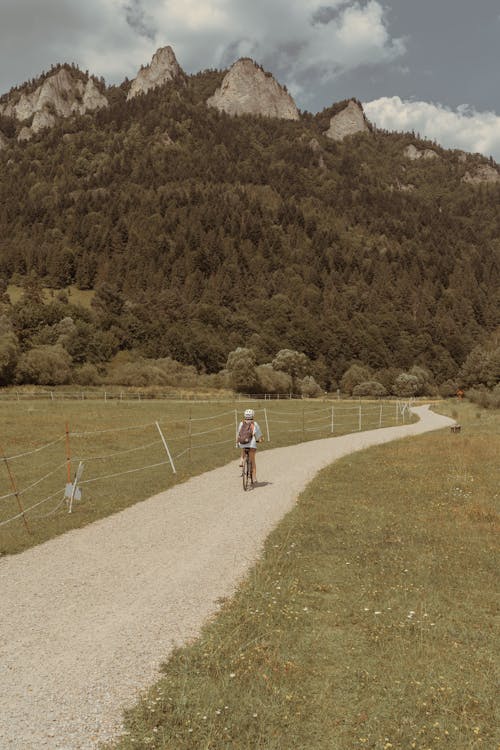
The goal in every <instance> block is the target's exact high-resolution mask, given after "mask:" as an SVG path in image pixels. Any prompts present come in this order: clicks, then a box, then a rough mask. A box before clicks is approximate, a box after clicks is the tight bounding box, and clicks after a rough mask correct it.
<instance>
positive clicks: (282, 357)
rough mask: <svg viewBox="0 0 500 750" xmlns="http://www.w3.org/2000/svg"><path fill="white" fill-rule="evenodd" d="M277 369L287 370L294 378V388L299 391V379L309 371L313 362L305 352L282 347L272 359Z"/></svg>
mask: <svg viewBox="0 0 500 750" xmlns="http://www.w3.org/2000/svg"><path fill="white" fill-rule="evenodd" d="M272 366H273V368H274V369H275V370H277V371H281V372H286V373H287V374H288V375H290V377H291V379H292V390H293V392H294V393H298V392H299V385H298V380H299V379H300V378H303V377H304V375H306V373H307V372H308V370H309V368H310V366H311V363H310V361H309V359H308V358H307V357H306V355H305V354H303V353H302V352H297V351H295V350H294V349H280V351H279V352H278V353H277V354H276V356H275V358H274V359H273V361H272Z"/></svg>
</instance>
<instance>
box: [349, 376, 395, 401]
mask: <svg viewBox="0 0 500 750" xmlns="http://www.w3.org/2000/svg"><path fill="white" fill-rule="evenodd" d="M352 395H353V396H373V397H374V398H380V397H381V396H387V391H386V389H385V388H384V386H383V385H382V383H378V382H377V381H376V380H367V381H366V382H365V383H359V384H358V385H355V386H354V388H353V389H352Z"/></svg>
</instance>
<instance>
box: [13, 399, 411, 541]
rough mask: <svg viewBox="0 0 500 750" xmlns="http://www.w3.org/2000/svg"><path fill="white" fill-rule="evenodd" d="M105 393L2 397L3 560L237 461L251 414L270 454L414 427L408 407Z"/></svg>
mask: <svg viewBox="0 0 500 750" xmlns="http://www.w3.org/2000/svg"><path fill="white" fill-rule="evenodd" d="M103 394H104V392H103V391H97V390H95V391H93V392H87V394H86V397H84V396H85V394H84V393H83V392H82V394H81V397H80V398H78V399H77V398H75V396H76V395H78V394H76V393H72V394H70V393H69V392H68V390H67V389H64V388H63V389H54V391H46V392H43V391H41V390H38V391H35V392H33V393H28V392H27V391H26V390H20V391H17V392H16V391H9V392H7V391H5V392H3V393H2V394H0V423H1V425H2V433H1V437H0V464H2V465H1V466H0V554H12V553H16V552H20V551H22V550H24V549H27V548H28V547H31V546H34V545H36V544H39V543H41V542H43V541H46V540H47V539H50V538H52V537H54V536H56V535H58V534H61V533H63V532H65V531H68V530H70V529H74V528H79V527H81V526H84V525H85V524H88V523H91V522H93V521H95V520H97V519H99V518H102V517H104V516H107V515H110V514H111V513H115V512H117V511H119V510H122V509H123V508H126V507H127V506H129V505H131V504H133V503H135V502H138V501H140V500H143V499H145V498H147V497H150V496H151V495H154V494H156V493H158V492H161V491H162V490H165V489H167V488H168V487H171V486H172V485H173V484H175V483H177V482H182V481H185V480H186V479H188V478H189V477H191V476H194V475H197V474H200V473H202V472H204V471H208V470H210V469H214V468H216V467H217V466H221V465H223V464H226V463H228V462H229V461H231V460H232V459H234V460H235V461H236V459H237V458H238V454H237V451H236V450H235V434H236V425H237V423H238V421H239V419H240V418H241V415H242V412H243V410H244V409H245V408H247V407H248V406H252V407H253V408H255V411H256V418H257V420H258V421H259V422H260V424H261V427H262V430H263V433H264V437H265V442H264V444H263V446H262V449H263V450H266V449H268V448H274V447H279V446H283V445H289V444H291V443H297V442H301V441H303V440H310V439H316V438H318V437H326V436H330V435H340V434H345V433H347V432H353V431H356V430H359V429H372V428H375V427H386V426H390V425H394V424H396V423H399V424H401V423H402V422H403V421H406V422H408V420H409V419H410V418H411V417H410V415H409V412H408V410H407V409H406V408H405V405H404V404H403V403H399V402H363V403H362V404H361V403H357V402H353V401H344V402H343V401H337V400H335V401H330V400H324V401H318V400H315V401H306V400H304V401H302V400H299V401H297V400H286V401H264V402H263V401H255V402H252V401H251V400H217V401H210V400H206V401H186V400H174V399H168V400H167V399H164V400H159V399H157V400H155V399H150V398H149V399H144V398H142V399H141V400H139V394H138V393H137V392H133V391H130V392H129V391H121V392H118V391H117V392H116V393H114V394H111V393H108V394H107V395H106V400H104V397H103ZM112 395H113V396H114V398H111V396H112ZM70 396H71V397H70ZM156 423H158V425H157V424H156ZM160 430H161V433H160ZM163 440H165V443H166V447H167V448H168V451H169V453H167V450H166V447H165V443H164V442H163ZM169 454H170V455H169ZM170 459H172V460H170ZM80 463H81V464H82V467H81V468H82V472H83V473H82V475H81V479H80V482H79V489H80V491H81V499H80V500H75V501H74V502H71V498H70V497H67V498H65V488H66V485H68V484H70V483H73V481H74V478H75V473H76V472H77V470H78V467H79V466H80ZM174 469H175V472H174ZM235 488H236V479H235ZM70 494H71V493H70ZM70 504H71V513H69V512H68V511H69V506H70Z"/></svg>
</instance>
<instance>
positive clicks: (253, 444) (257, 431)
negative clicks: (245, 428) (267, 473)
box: [237, 420, 262, 448]
mask: <svg viewBox="0 0 500 750" xmlns="http://www.w3.org/2000/svg"><path fill="white" fill-rule="evenodd" d="M242 424H243V422H240V423H239V425H238V433H237V434H238V435H239V434H240V430H241V426H242ZM261 437H262V430H261V429H260V427H259V423H258V422H255V420H254V423H253V437H252V439H251V440H250V442H249V443H245V444H244V445H243V443H238V445H239V447H240V448H256V447H257V440H260V439H261Z"/></svg>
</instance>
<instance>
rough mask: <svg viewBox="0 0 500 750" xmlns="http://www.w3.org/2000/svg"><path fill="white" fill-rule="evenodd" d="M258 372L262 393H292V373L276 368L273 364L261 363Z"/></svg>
mask: <svg viewBox="0 0 500 750" xmlns="http://www.w3.org/2000/svg"><path fill="white" fill-rule="evenodd" d="M256 372H257V379H258V381H259V385H260V390H261V391H262V393H290V391H291V390H292V378H291V377H290V375H288V373H286V372H282V371H280V370H275V369H274V368H273V366H272V365H271V364H266V365H259V366H258V367H257V370H256Z"/></svg>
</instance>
